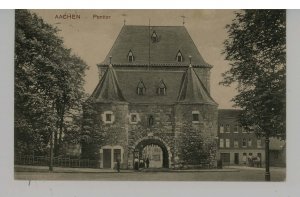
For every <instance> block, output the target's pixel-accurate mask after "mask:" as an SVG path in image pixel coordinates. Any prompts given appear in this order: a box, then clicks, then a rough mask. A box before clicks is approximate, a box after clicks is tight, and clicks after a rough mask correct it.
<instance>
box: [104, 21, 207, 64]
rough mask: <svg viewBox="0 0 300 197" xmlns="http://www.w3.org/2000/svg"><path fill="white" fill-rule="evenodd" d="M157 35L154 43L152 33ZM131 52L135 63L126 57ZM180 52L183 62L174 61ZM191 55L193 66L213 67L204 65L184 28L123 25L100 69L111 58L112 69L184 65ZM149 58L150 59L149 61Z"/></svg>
mask: <svg viewBox="0 0 300 197" xmlns="http://www.w3.org/2000/svg"><path fill="white" fill-rule="evenodd" d="M154 32H155V35H156V36H157V40H156V41H155V42H154V41H153V40H152V38H151V36H152V35H153V33H154ZM130 50H131V51H132V53H133V56H134V61H132V62H129V61H128V58H127V54H128V53H129V51H130ZM178 51H180V52H181V54H182V56H183V60H182V61H181V62H178V61H177V58H176V55H177V53H178ZM189 55H191V56H193V66H195V67H196V66H197V67H212V66H211V65H209V64H208V63H206V62H205V61H204V59H203V57H202V56H201V54H200V53H199V51H198V49H197V47H196V45H195V43H194V42H193V40H192V38H191V37H190V35H189V33H188V31H187V30H186V28H185V27H184V26H150V27H149V26H141V25H124V26H123V27H122V29H121V31H120V33H119V35H118V37H117V39H116V41H115V42H114V44H113V46H112V48H111V50H110V51H109V53H108V54H107V56H106V58H105V60H104V61H103V62H102V63H101V64H99V66H107V65H109V62H110V60H109V57H110V56H113V57H114V66H146V65H149V62H150V65H151V66H186V65H187V64H188V56H189ZM149 57H150V58H149Z"/></svg>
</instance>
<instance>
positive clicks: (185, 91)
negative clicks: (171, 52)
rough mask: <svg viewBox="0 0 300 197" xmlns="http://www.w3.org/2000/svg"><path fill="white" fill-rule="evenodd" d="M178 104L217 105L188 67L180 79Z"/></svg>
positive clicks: (192, 70)
mask: <svg viewBox="0 0 300 197" xmlns="http://www.w3.org/2000/svg"><path fill="white" fill-rule="evenodd" d="M177 101H178V102H182V103H204V104H211V105H217V103H216V102H215V101H214V100H213V99H212V98H211V96H210V94H209V93H208V91H207V90H206V88H205V87H204V85H203V83H202V82H201V80H200V78H199V77H198V75H197V74H196V73H195V71H194V69H193V67H192V66H191V65H190V66H189V67H188V69H187V70H186V72H185V73H184V75H183V76H182V79H181V86H180V91H179V95H178V99H177Z"/></svg>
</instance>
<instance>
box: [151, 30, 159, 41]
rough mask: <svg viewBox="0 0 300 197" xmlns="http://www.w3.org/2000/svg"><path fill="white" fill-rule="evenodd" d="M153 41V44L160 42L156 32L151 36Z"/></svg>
mask: <svg viewBox="0 0 300 197" xmlns="http://www.w3.org/2000/svg"><path fill="white" fill-rule="evenodd" d="M151 40H152V42H157V41H158V37H157V34H156V32H155V31H153V33H152V35H151Z"/></svg>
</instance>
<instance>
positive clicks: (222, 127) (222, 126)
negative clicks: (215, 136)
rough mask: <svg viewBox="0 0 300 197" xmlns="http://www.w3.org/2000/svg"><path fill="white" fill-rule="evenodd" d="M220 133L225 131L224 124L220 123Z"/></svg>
mask: <svg viewBox="0 0 300 197" xmlns="http://www.w3.org/2000/svg"><path fill="white" fill-rule="evenodd" d="M220 133H224V125H222V124H221V125H220Z"/></svg>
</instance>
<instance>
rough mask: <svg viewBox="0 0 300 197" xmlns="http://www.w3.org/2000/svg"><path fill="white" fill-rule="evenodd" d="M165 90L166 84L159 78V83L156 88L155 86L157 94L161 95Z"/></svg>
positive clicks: (164, 93)
mask: <svg viewBox="0 0 300 197" xmlns="http://www.w3.org/2000/svg"><path fill="white" fill-rule="evenodd" d="M166 90H167V87H166V84H165V83H164V81H163V80H161V81H160V82H159V85H158V88H157V94H158V95H161V96H163V95H166Z"/></svg>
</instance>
